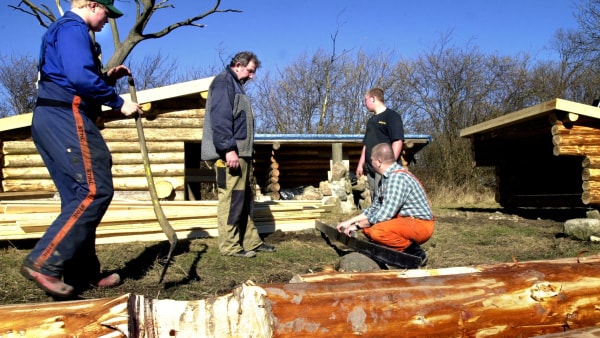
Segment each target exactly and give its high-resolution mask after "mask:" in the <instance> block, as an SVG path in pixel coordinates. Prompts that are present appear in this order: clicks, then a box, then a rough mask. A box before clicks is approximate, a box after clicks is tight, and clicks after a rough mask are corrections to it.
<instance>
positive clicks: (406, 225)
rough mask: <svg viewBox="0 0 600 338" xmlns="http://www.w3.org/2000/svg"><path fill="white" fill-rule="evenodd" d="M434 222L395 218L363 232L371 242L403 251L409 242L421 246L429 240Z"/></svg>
mask: <svg viewBox="0 0 600 338" xmlns="http://www.w3.org/2000/svg"><path fill="white" fill-rule="evenodd" d="M434 223H435V220H422V219H417V218H412V217H396V218H393V219H391V220H389V221H385V222H381V223H377V224H375V225H373V226H371V227H369V228H365V229H364V230H363V232H364V234H365V235H366V236H367V237H368V238H369V239H370V240H372V241H373V242H375V243H377V244H381V245H385V246H387V247H389V248H391V249H394V250H398V251H404V250H405V249H406V248H407V247H408V246H409V245H410V244H411V241H415V242H417V243H419V244H423V243H425V242H427V240H429V238H431V235H432V234H433V225H434Z"/></svg>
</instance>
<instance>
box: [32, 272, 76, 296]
mask: <svg viewBox="0 0 600 338" xmlns="http://www.w3.org/2000/svg"><path fill="white" fill-rule="evenodd" d="M21 275H23V277H25V278H27V279H29V280H30V281H33V282H35V284H37V286H39V287H40V288H41V289H42V290H44V291H46V292H47V293H49V294H51V295H54V296H56V297H61V298H67V297H70V296H71V295H73V291H74V290H75V289H74V288H73V287H72V286H71V285H69V284H65V283H64V282H63V281H62V280H60V278H56V277H51V276H48V275H44V274H42V273H40V272H37V271H35V270H33V269H31V268H29V267H27V266H25V265H23V266H22V267H21Z"/></svg>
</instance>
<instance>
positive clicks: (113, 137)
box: [2, 108, 204, 192]
mask: <svg viewBox="0 0 600 338" xmlns="http://www.w3.org/2000/svg"><path fill="white" fill-rule="evenodd" d="M149 117H150V118H144V119H142V123H143V126H144V133H145V136H146V141H147V147H148V152H149V157H150V163H151V167H152V173H153V176H154V178H155V180H156V181H157V182H166V183H168V184H170V185H171V188H172V190H174V191H183V190H184V181H185V152H184V142H191V141H199V140H201V138H202V125H203V121H204V109H186V110H180V111H172V110H165V109H161V108H156V109H153V110H152V111H151V115H149ZM102 136H103V137H104V139H105V141H106V143H107V145H108V148H109V149H110V151H111V154H112V160H113V166H112V174H113V184H114V187H115V190H116V191H147V190H148V183H147V181H146V176H145V171H144V166H143V159H142V156H141V151H140V145H139V143H138V135H137V129H136V126H135V120H134V119H131V118H129V119H121V120H114V121H109V122H106V123H105V124H104V129H103V130H102ZM2 156H3V160H4V165H3V167H2V191H3V192H25V191H56V187H55V186H54V183H53V182H52V179H51V178H50V174H49V173H48V170H47V169H46V166H45V165H44V162H43V161H42V158H41V156H40V155H39V154H38V152H37V149H36V148H35V145H34V144H33V142H32V141H31V139H30V138H28V139H22V140H4V141H3V142H2Z"/></svg>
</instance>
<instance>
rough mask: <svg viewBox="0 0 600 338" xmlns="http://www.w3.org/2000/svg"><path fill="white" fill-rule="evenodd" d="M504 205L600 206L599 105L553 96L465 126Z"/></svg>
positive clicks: (465, 133)
mask: <svg viewBox="0 0 600 338" xmlns="http://www.w3.org/2000/svg"><path fill="white" fill-rule="evenodd" d="M460 136H461V137H466V138H469V139H470V141H471V147H472V154H473V159H474V166H494V167H495V169H496V184H497V191H496V200H497V202H499V203H500V204H501V205H502V206H504V207H593V208H598V207H599V206H600V108H597V107H595V106H592V105H588V104H581V103H576V102H571V101H567V100H563V99H554V100H551V101H547V102H544V103H540V104H538V105H535V106H532V107H529V108H525V109H522V110H519V111H516V112H513V113H509V114H506V115H503V116H500V117H498V118H495V119H492V120H489V121H486V122H483V123H480V124H477V125H474V126H471V127H468V128H465V129H463V130H462V131H461V133H460Z"/></svg>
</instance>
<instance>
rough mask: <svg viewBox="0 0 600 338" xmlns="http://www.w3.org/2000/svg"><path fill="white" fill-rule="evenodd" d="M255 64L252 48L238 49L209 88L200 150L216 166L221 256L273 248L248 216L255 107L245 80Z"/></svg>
mask: <svg viewBox="0 0 600 338" xmlns="http://www.w3.org/2000/svg"><path fill="white" fill-rule="evenodd" d="M259 67H260V61H259V60H258V57H257V56H256V54H254V53H252V52H240V53H237V54H236V55H235V56H234V57H233V58H232V59H231V62H230V63H229V66H228V67H225V70H223V72H221V73H220V74H219V75H217V76H216V77H215V78H214V79H213V81H212V83H211V84H210V87H209V89H208V98H207V101H206V113H205V116H204V128H203V135H202V153H201V156H202V160H204V161H208V162H210V163H212V164H213V165H214V168H215V172H216V179H217V186H218V191H219V203H218V206H217V221H218V225H219V251H220V252H221V254H222V255H226V256H235V257H247V258H250V257H254V256H256V251H265V252H273V251H275V247H273V246H271V245H268V244H265V243H263V241H262V239H261V238H260V236H259V234H258V230H257V229H256V226H255V225H254V221H253V220H252V211H253V204H254V196H253V192H252V186H251V184H250V178H251V175H252V156H253V152H254V112H253V111H252V106H251V104H250V98H249V97H248V96H247V95H246V91H245V90H244V84H245V83H246V82H247V81H249V80H251V79H252V78H253V77H254V74H255V73H256V70H257V69H258V68H259Z"/></svg>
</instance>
